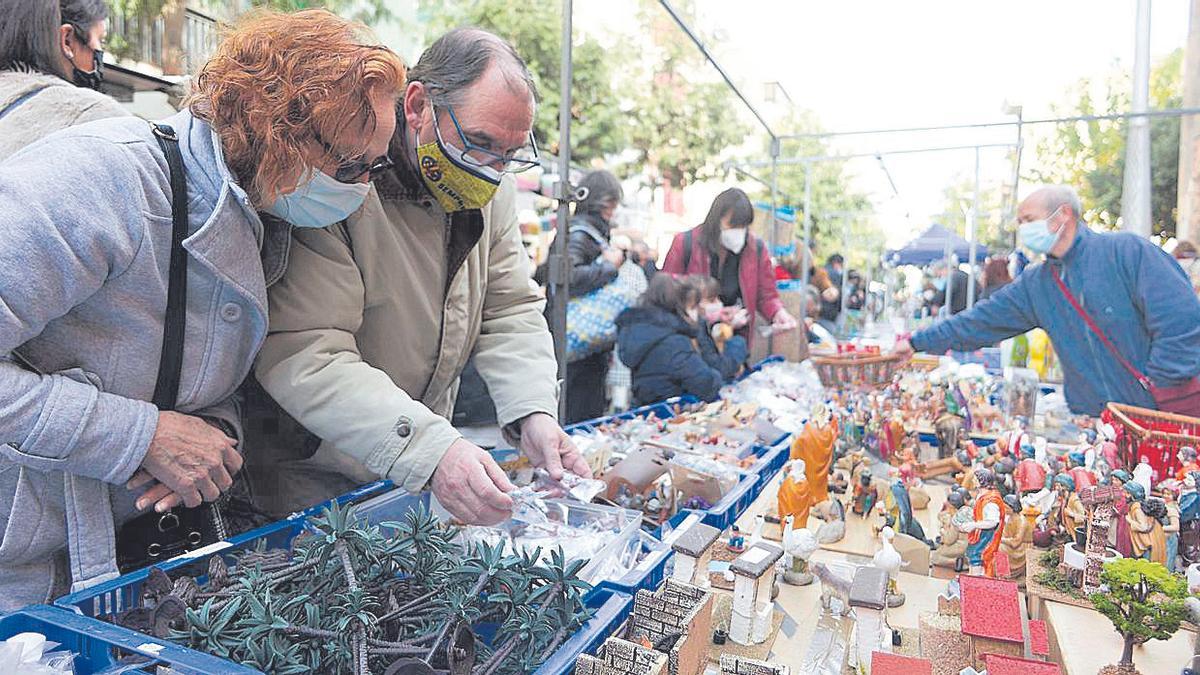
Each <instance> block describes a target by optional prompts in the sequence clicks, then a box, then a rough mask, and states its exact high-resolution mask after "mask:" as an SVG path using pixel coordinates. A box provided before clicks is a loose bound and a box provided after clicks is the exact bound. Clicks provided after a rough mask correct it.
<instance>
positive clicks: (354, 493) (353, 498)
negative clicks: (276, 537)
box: [291, 480, 396, 518]
mask: <svg viewBox="0 0 1200 675" xmlns="http://www.w3.org/2000/svg"><path fill="white" fill-rule="evenodd" d="M394 487H396V486H395V485H394V484H393V483H392V481H390V480H377V481H375V482H374V483H367V484H366V485H363V486H361V487H358V488H355V489H353V490H351V491H349V492H347V493H346V494H344V495H342V496H340V497H335V498H333V499H331V500H329V501H328V502H323V503H321V504H317V505H316V506H313V507H311V508H308V509H305V510H303V511H301V512H299V513H293V514H292V516H291V517H292V518H298V517H304V518H311V517H312V516H319V515H321V511H322V510H324V509H325V508H326V507H327V506H329V504H330V503H332V502H337V504H338V506H346V505H348V504H357V503H358V502H361V501H366V500H368V499H370V498H372V497H375V496H378V495H381V494H383V493H385V492H388V491H389V490H391V489H392V488H394Z"/></svg>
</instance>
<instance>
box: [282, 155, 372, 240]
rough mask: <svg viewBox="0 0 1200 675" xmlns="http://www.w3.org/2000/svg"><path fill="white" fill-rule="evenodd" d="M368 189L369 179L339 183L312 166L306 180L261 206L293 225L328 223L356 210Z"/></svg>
mask: <svg viewBox="0 0 1200 675" xmlns="http://www.w3.org/2000/svg"><path fill="white" fill-rule="evenodd" d="M370 191H371V184H370V183H342V182H340V181H337V180H335V179H334V178H333V177H332V176H330V175H329V174H327V173H325V172H323V171H320V170H317V169H314V170H313V172H312V176H311V178H309V180H308V182H307V183H301V184H300V186H299V187H297V188H296V190H295V192H291V193H288V194H286V195H279V197H277V198H276V199H275V203H274V204H272V205H271V206H269V207H267V208H266V209H263V210H264V211H266V212H267V213H269V214H271V215H273V216H278V217H280V218H282V219H284V220H286V221H288V222H289V223H291V224H292V225H295V226H296V227H329V226H330V225H333V224H334V223H337V222H339V221H342V220H345V219H346V218H347V217H348V216H349V215H350V214H351V213H354V212H355V211H357V210H358V207H360V206H362V203H363V201H364V200H365V199H366V198H367V193H368V192H370Z"/></svg>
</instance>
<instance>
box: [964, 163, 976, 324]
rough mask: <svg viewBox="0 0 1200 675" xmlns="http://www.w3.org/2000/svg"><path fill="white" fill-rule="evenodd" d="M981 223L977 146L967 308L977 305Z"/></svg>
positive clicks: (969, 221)
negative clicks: (976, 259) (978, 242)
mask: <svg viewBox="0 0 1200 675" xmlns="http://www.w3.org/2000/svg"><path fill="white" fill-rule="evenodd" d="M978 223H979V148H975V198H974V200H973V203H972V204H971V218H970V219H969V220H968V221H967V228H968V230H969V232H968V235H969V236H968V237H967V239H968V240H969V241H970V242H971V243H970V247H969V251H970V252H969V253H967V255H968V256H970V260H969V261H968V262H967V264H968V265H970V267H969V268H968V269H969V270H970V271H969V272H968V273H967V309H971V308H972V307H974V306H975V242H976V240H977V239H979V234H978V232H977V231H976V230H977V228H978Z"/></svg>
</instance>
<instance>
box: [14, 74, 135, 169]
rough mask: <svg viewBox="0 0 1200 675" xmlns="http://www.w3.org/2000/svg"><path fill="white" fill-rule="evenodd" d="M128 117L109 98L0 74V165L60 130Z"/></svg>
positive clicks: (33, 77)
mask: <svg viewBox="0 0 1200 675" xmlns="http://www.w3.org/2000/svg"><path fill="white" fill-rule="evenodd" d="M128 115H129V111H128V110H126V109H124V108H122V107H121V105H120V104H119V103H117V102H116V101H114V100H113V99H112V98H110V97H108V96H105V95H104V94H101V93H100V92H98V91H92V90H91V89H86V88H84V87H76V86H75V85H73V84H71V83H70V82H67V81H66V80H64V79H62V78H61V77H56V76H54V75H46V74H45V73H38V72H26V71H17V70H4V71H0V161H2V160H4V159H6V158H7V157H8V156H9V155H11V154H13V153H14V152H16V151H18V150H20V149H21V148H23V147H25V146H26V145H29V144H30V143H32V142H34V141H36V140H38V139H41V138H44V137H46V136H48V135H50V134H51V133H53V132H55V131H58V130H59V129H66V128H67V127H70V126H75V125H76V124H83V123H84V122H91V121H93V120H100V119H107V118H109V117H125V116H128Z"/></svg>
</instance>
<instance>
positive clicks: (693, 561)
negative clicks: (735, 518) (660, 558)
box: [671, 522, 721, 584]
mask: <svg viewBox="0 0 1200 675" xmlns="http://www.w3.org/2000/svg"><path fill="white" fill-rule="evenodd" d="M720 536H721V531H720V530H718V529H717V528H715V527H713V526H711V525H705V524H704V523H701V522H697V523H694V524H692V526H691V527H689V528H688V529H687V530H685V531H683V532H681V533H680V534H679V536H678V537H676V538H675V541H674V543H672V544H671V549H672V550H674V551H675V569H674V571H673V572H672V573H671V578H672V579H674V580H675V581H678V582H679V583H682V584H690V583H692V580H693V579H694V578H695V577H696V569H697V568H698V567H699V565H700V559H701V558H703V557H704V554H705V552H706V551H708V547H709V546H712V545H713V543H714V542H715V541H716V540H717V539H718V538H719V537H720ZM701 576H702V577H704V578H706V579H707V577H708V575H706V574H705V575H701Z"/></svg>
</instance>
